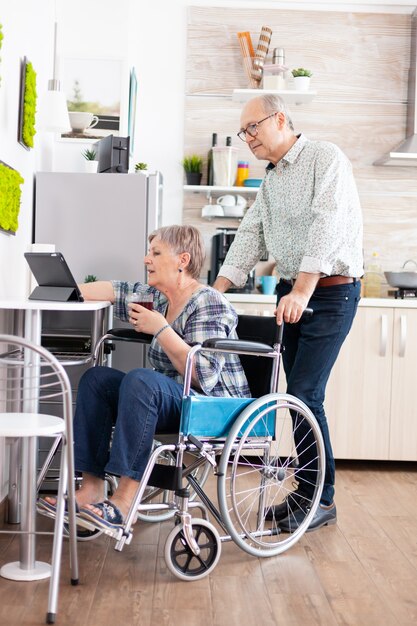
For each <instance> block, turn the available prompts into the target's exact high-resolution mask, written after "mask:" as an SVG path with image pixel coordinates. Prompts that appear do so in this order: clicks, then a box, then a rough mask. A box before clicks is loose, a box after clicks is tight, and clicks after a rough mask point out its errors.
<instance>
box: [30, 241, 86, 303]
mask: <svg viewBox="0 0 417 626" xmlns="http://www.w3.org/2000/svg"><path fill="white" fill-rule="evenodd" d="M25 258H26V261H27V262H28V264H29V267H30V269H31V270H32V273H33V275H34V277H35V278H36V280H37V282H38V286H37V287H35V289H34V290H33V291H32V293H31V294H30V296H29V300H51V301H55V302H67V301H68V302H69V301H73V302H74V301H75V302H83V301H84V298H83V296H82V294H81V291H80V290H79V288H78V285H77V283H76V282H75V279H74V277H73V275H72V274H71V271H70V268H69V267H68V265H67V262H66V261H65V259H64V257H63V255H62V254H61V252H25Z"/></svg>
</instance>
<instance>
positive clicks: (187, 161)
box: [182, 154, 203, 174]
mask: <svg viewBox="0 0 417 626" xmlns="http://www.w3.org/2000/svg"><path fill="white" fill-rule="evenodd" d="M182 166H183V168H184V170H185V171H186V172H193V173H195V174H199V173H200V172H201V170H202V167H203V159H202V158H201V157H199V156H198V155H196V154H192V155H191V156H189V157H184V158H183V160H182Z"/></svg>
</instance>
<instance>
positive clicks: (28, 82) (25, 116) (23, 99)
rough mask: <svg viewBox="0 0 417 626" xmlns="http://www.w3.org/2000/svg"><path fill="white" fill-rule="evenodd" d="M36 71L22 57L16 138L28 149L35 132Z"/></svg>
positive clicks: (31, 145) (31, 146) (31, 144)
mask: <svg viewBox="0 0 417 626" xmlns="http://www.w3.org/2000/svg"><path fill="white" fill-rule="evenodd" d="M36 100H37V93H36V72H35V70H34V69H33V65H32V63H31V62H30V61H29V60H28V59H27V57H23V59H22V60H21V63H20V97H19V121H18V131H17V140H18V142H19V143H20V145H21V146H23V147H24V148H26V150H30V149H31V148H33V147H34V139H33V138H34V136H35V134H36V129H35V119H36Z"/></svg>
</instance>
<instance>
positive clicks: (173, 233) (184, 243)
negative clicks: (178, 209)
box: [148, 226, 206, 280]
mask: <svg viewBox="0 0 417 626" xmlns="http://www.w3.org/2000/svg"><path fill="white" fill-rule="evenodd" d="M155 237H157V238H158V239H160V240H161V241H163V242H165V243H166V244H167V245H168V246H169V247H170V248H171V250H172V251H173V252H174V254H181V253H182V252H188V254H189V255H190V262H189V264H188V265H187V267H186V271H187V272H188V273H189V274H190V275H191V276H192V278H195V279H196V280H198V278H199V276H200V273H201V268H202V267H203V263H204V259H205V256H206V252H205V248H204V242H203V237H202V236H201V233H200V231H199V230H198V229H197V228H195V227H194V226H163V227H162V228H158V229H157V230H154V231H153V233H151V234H150V235H149V237H148V240H149V243H150V242H151V241H152V240H153V239H155Z"/></svg>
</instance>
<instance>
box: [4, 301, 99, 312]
mask: <svg viewBox="0 0 417 626" xmlns="http://www.w3.org/2000/svg"><path fill="white" fill-rule="evenodd" d="M109 306H111V302H109V301H108V300H100V301H98V300H88V301H86V302H50V301H49V300H48V301H46V300H28V299H27V298H21V299H13V300H12V299H11V300H0V309H14V310H19V309H23V310H26V311H36V310H40V311H99V310H100V309H106V308H107V307H109Z"/></svg>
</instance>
